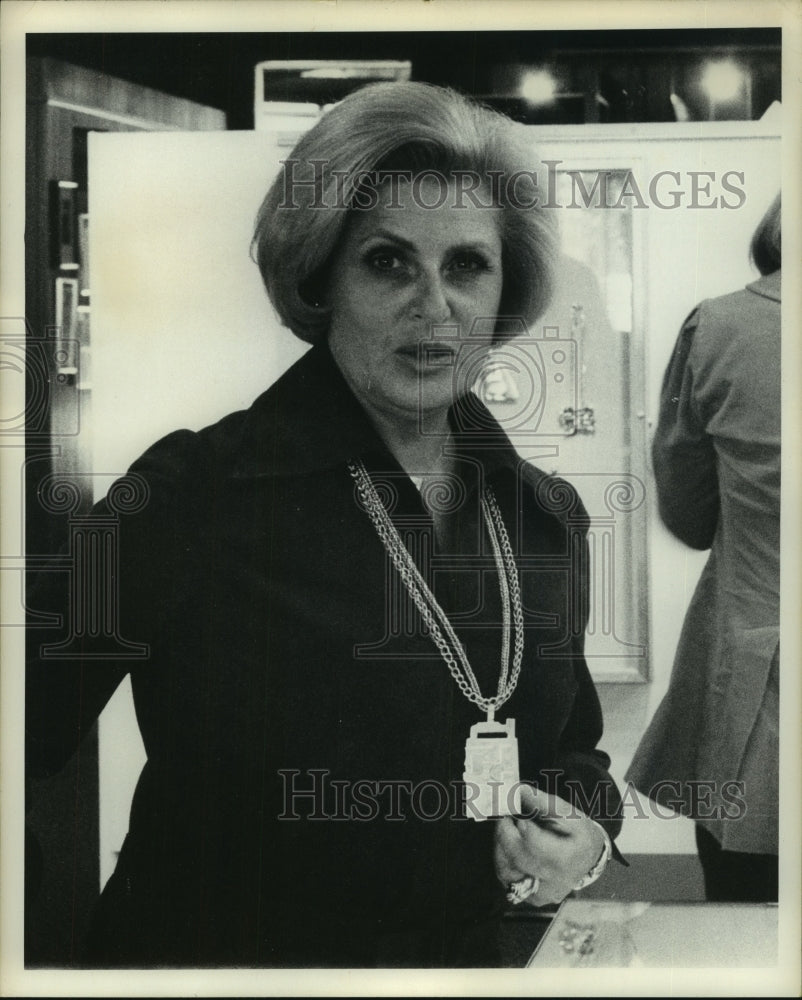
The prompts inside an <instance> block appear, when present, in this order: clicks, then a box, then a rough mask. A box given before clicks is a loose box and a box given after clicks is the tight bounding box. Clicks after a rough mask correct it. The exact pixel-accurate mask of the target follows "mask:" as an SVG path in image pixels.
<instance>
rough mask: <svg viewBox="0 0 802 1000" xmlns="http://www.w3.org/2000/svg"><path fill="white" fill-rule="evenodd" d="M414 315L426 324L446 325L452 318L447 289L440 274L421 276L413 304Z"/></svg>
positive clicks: (424, 274)
mask: <svg viewBox="0 0 802 1000" xmlns="http://www.w3.org/2000/svg"><path fill="white" fill-rule="evenodd" d="M412 311H413V315H414V316H415V318H416V319H421V320H424V321H425V322H426V323H444V322H445V321H446V320H447V319H450V317H451V305H450V303H449V300H448V294H447V289H446V287H445V284H444V281H443V278H442V276H441V275H440V274H426V273H423V274H421V275H420V278H419V280H418V282H417V285H416V288H415V299H414V301H413V304H412Z"/></svg>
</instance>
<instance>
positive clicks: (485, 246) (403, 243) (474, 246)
mask: <svg viewBox="0 0 802 1000" xmlns="http://www.w3.org/2000/svg"><path fill="white" fill-rule="evenodd" d="M372 240H385V241H387V242H389V243H395V244H396V245H397V246H400V247H403V248H404V249H406V250H411V251H412V252H413V253H417V252H418V251H419V248H418V247H417V246H416V245H415V244H414V243H412V242H411V241H410V240H407V239H405V238H404V237H403V236H399V235H397V234H396V233H393V232H391V231H390V230H389V229H377V230H376V231H375V232H372V233H370V234H369V235H367V236H365V238H364V239H363V240H362V241H361V245H362V246H366V245H367V244H368V243H370V242H371V241H372ZM447 249H448V252H449V253H451V252H453V251H455V250H483V251H485V252H486V253H490V252H491V251H492V249H493V248H492V246H491V245H490V244H489V243H488V242H487V241H486V240H483V239H475V240H472V239H470V238H469V239H465V240H460V242H459V243H454V244H452V245H450V246H449V247H448V248H447Z"/></svg>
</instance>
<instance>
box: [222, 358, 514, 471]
mask: <svg viewBox="0 0 802 1000" xmlns="http://www.w3.org/2000/svg"><path fill="white" fill-rule="evenodd" d="M449 421H450V423H451V429H452V434H453V439H454V443H455V447H456V450H457V453H458V454H459V455H462V456H465V457H469V458H470V459H472V460H474V461H476V462H478V463H480V464H481V465H482V467H483V468H484V471H485V474H486V475H487V474H489V473H491V472H493V471H495V470H496V469H497V468H499V467H502V466H503V467H507V468H512V469H516V468H517V467H518V466H519V465H520V458H519V457H518V454H517V452H516V451H515V449H514V448H513V446H512V444H511V442H510V440H509V438H508V437H507V435H506V434H505V433H504V431H503V430H502V429H501V427H500V426H499V424H498V422H497V421H496V420H495V418H494V417H493V415H492V414H491V413H490V411H489V410H488V409H487V407H486V406H484V404H483V403H481V402H480V400H479V399H478V397H477V396H475V395H474V394H473V393H470V394H469V395H468V396H467V397H465V398H463V399H461V400H459V401H458V402H457V403H456V404H455V405H454V406H452V407H451V410H450V411H449ZM224 446H225V447H226V448H227V449H228V448H231V453H230V455H229V459H230V464H229V463H227V464H229V468H230V470H231V475H232V476H233V477H234V478H236V479H247V478H252V477H254V476H271V475H272V476H282V475H304V474H313V473H315V472H320V471H323V470H324V469H330V468H333V467H335V466H337V465H342V464H344V463H345V462H347V461H348V459H351V458H356V457H360V458H362V459H364V460H366V461H367V462H368V463H369V464H373V463H374V462H376V463H378V464H379V465H381V464H382V463H391V464H390V467H394V466H395V465H397V463H396V461H395V459H394V458H393V457H392V456H391V454H390V452H389V451H388V449H387V446H386V445H385V444H384V442H383V441H382V439H381V438H380V436H379V434H378V433H377V431H376V430H375V428H374V427H373V424H372V423H371V421H370V419H369V417H368V416H367V413H366V412H365V410H364V409H363V408H362V406H361V405H360V403H359V401H358V400H357V398H356V397H355V396H354V394H353V392H352V391H351V389H350V387H349V386H348V384H347V382H346V381H345V379H344V378H343V376H342V374H341V372H340V370H339V368H338V367H337V365H336V363H335V361H334V359H333V358H332V356H331V353H330V352H329V350H328V347H327V346H326V345H325V344H322V345H318V346H316V347H313V348H312V349H311V350H310V351H308V352H307V353H306V354H305V355H304V356H303V357H302V358H301V359H300V360H299V361H297V362H296V363H295V364H294V365H293V366H292V367H291V368H290V369H289V370H288V371H287V372H285V374H284V375H282V376H281V378H280V379H279V380H278V381H277V382H276V383H275V384H274V385H272V386H271V387H270V388H269V389H268V390H267V391H266V392H264V393H263V394H262V395H261V396H259V397H258V398H257V399H256V401H255V402H254V403H253V405H252V406H251V408H250V409H249V410H247V411H246V412H245V415H244V420H243V421H242V423H241V425H240V431H239V433H238V435H237V439H236V440H234V441H232V440H231V439H230V438H226V440H225V442H224ZM385 467H387V465H386V464H385Z"/></svg>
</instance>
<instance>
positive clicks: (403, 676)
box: [28, 84, 619, 966]
mask: <svg viewBox="0 0 802 1000" xmlns="http://www.w3.org/2000/svg"><path fill="white" fill-rule="evenodd" d="M530 156H531V154H529V153H527V152H526V151H525V150H524V149H522V148H519V147H518V146H517V145H516V143H515V141H514V134H513V129H512V127H511V125H510V123H509V122H508V121H507V120H506V119H504V118H502V117H500V116H498V115H496V114H494V113H492V112H489V111H486V110H483V109H480V108H478V107H477V106H475V105H473V104H471V103H470V102H469V101H467V100H465V99H463V98H460V97H458V96H457V95H455V94H452V93H450V92H448V91H445V90H441V89H439V88H435V87H429V86H426V85H422V84H405V85H401V84H396V85H379V86H376V87H370V88H365V89H364V90H361V91H359V92H358V93H356V94H354V95H352V96H350V97H349V98H347V99H346V100H344V101H343V102H342V103H341V104H339V105H337V106H336V107H335V108H334V109H332V110H331V111H330V112H329V113H328V114H327V115H326V116H325V117H324V118H323V119H322V120H321V121H320V122H319V124H318V125H316V126H315V128H314V129H312V130H311V132H309V133H308V134H307V135H306V136H305V137H304V138H302V139H301V141H300V142H299V143H298V145H297V147H296V149H295V150H294V151H293V154H292V155H291V157H290V158H289V159H288V160H287V161H286V162H285V163H284V166H283V170H282V173H281V175H280V176H279V177H278V178H277V180H276V182H275V183H274V185H273V187H272V188H271V190H270V191H269V192H268V194H267V196H266V198H265V201H264V204H263V206H262V208H261V210H260V213H259V217H258V221H257V228H256V235H255V239H254V249H255V256H256V259H257V261H258V263H259V266H260V269H261V272H262V275H263V278H264V282H265V285H266V287H267V290H268V293H269V295H270V297H271V299H272V301H273V303H274V305H275V307H276V309H277V311H278V314H279V316H280V317H281V319H282V321H283V322H284V323H285V324H286V325H288V326H289V327H290V329H292V330H293V331H294V332H295V333H296V334H297V335H298V336H300V337H301V338H303V339H304V340H306V341H309V342H310V343H312V344H313V345H314V346H313V347H312V349H311V350H310V351H309V352H308V353H307V354H306V355H305V356H304V357H303V358H302V359H301V360H300V361H299V362H298V363H297V364H296V365H295V366H293V368H291V369H290V371H288V372H287V373H286V374H285V375H284V376H283V377H282V378H281V379H279V381H278V382H277V383H276V384H275V385H273V386H272V387H271V388H270V389H269V390H268V391H267V392H266V393H265V394H264V395H263V396H261V397H260V398H259V399H257V401H256V402H255V403H254V405H253V406H252V407H251V409H250V410H247V411H245V412H243V413H235V414H232V415H230V416H229V417H227V418H225V419H224V420H222V421H220V422H219V423H218V424H216V425H214V426H213V427H210V428H207V429H205V430H203V431H201V432H199V433H191V432H189V431H179V432H177V433H175V434H172V435H169V436H168V437H167V438H165V439H164V440H162V441H161V442H159V443H158V444H156V445H155V446H154V447H153V448H151V449H150V450H149V451H148V452H147V453H146V454H145V455H144V456H143V457H142V458H141V459H140V460H139V461H138V462H137V463H135V465H134V466H133V468H132V470H131V477H132V478H131V481H132V482H134V483H139V484H143V483H144V484H145V487H144V488H145V490H146V492H147V497H148V500H147V503H146V504H145V505H144V506H143V507H142V509H141V510H140V511H138V512H137V513H135V514H132V515H131V516H129V517H126V518H122V519H121V521H122V523H121V528H120V531H121V538H120V564H121V566H122V571H121V577H120V588H119V623H120V634H121V635H122V636H124V637H125V638H126V639H127V640H129V641H132V642H145V643H147V644H148V647H149V650H150V658H149V661H148V663H147V664H146V665H144V666H137V667H134V668H132V669H131V671H130V672H131V676H132V684H133V690H134V700H135V704H136V709H137V715H138V720H139V725H140V728H141V731H142V736H143V740H144V743H145V748H146V751H147V756H148V760H147V764H146V766H145V768H144V771H143V774H142V777H141V779H140V781H139V785H138V787H137V791H136V794H135V797H134V802H133V805H132V811H131V821H130V829H129V834H128V837H127V839H126V842H125V844H124V847H123V850H122V852H121V857H120V860H119V863H118V865H117V869H116V871H115V873H114V875H113V876H112V878H111V880H110V882H109V884H108V886H107V887H106V889H105V890H104V892H103V895H102V898H101V900H100V905H99V908H98V912H97V915H96V919H95V920H94V923H93V928H92V932H91V935H90V942H89V946H88V950H87V961H88V962H91V963H103V964H112V965H119V964H129V965H152V964H181V965H203V964H210V963H211V964H230V965H287V966H294V965H314V966H335V965H339V966H360V965H404V964H408V965H445V966H449V965H487V964H493V963H494V962H495V961H497V954H496V951H495V944H494V940H495V929H496V925H497V923H498V918H499V914H500V911H501V909H502V907H503V905H504V901H505V894H508V895H509V897H510V898H511V899H513V900H520V899H523V898H524V897H528V899H529V902H531V903H533V904H534V905H543V904H545V903H549V902H553V901H556V900H559V899H562V898H563V897H564V896H565V895H566V894H567V893H568V892H570V891H571V890H572V889H574V888H576V887H579V886H581V885H583V884H586V883H587V882H589V881H591V880H592V879H594V878H595V877H597V876H598V874H600V872H601V870H602V869H603V867H604V864H605V863H606V860H607V858H608V857H609V854H610V842H609V837H610V836H614V835H615V833H616V832H617V830H618V825H619V821H618V819H617V811H618V804H619V799H618V795H617V792H616V790H615V788H614V786H613V785H612V782H611V781H610V778H609V775H608V774H607V770H606V768H607V765H608V758H607V757H606V756H605V755H604V754H603V753H601V752H600V751H599V750H597V749H596V744H597V742H598V739H599V737H600V735H601V715H600V709H599V703H598V699H597V696H596V693H595V691H594V688H593V685H592V683H591V680H590V677H589V674H588V671H587V667H586V665H585V662H584V658H583V653H582V633H583V630H584V624H585V620H586V617H587V572H586V560H585V559H584V558H583V553H584V533H585V531H586V527H587V518H586V515H585V513H584V511H583V508H582V506H581V503H580V501H579V499H578V498H577V497H576V495H575V494H574V492H573V491H572V490H571V489H570V488H569V487H568V486H567V484H565V483H561V482H555V481H553V480H550V479H549V478H548V477H546V476H545V475H544V474H543V473H541V472H539V471H537V470H536V469H534V468H532V467H530V466H527V465H523V464H522V463H521V462H520V461H519V459H518V458H517V455H516V453H515V452H514V450H513V448H512V447H511V445H510V443H509V440H508V439H507V438H506V436H505V435H504V433H503V431H502V430H501V428H500V427H499V426H498V424H497V423H496V422H495V421H494V420H493V418H492V417H491V416H490V414H489V413H488V411H487V410H486V409H485V408H484V407H483V406H481V405H480V404H479V403H478V400H477V398H476V397H475V396H473V395H472V394H471V393H470V392H469V390H470V387H471V385H472V384H473V382H474V381H475V379H476V375H477V373H478V371H479V368H480V364H481V361H482V359H484V358H485V357H486V355H487V351H488V349H489V348H490V347H491V345H492V344H493V343H494V342H495V341H497V340H499V339H501V338H503V337H505V336H510V335H511V334H512V333H513V332H515V331H516V330H518V329H521V328H522V325H523V323H524V322H525V321H528V320H531V319H533V318H534V317H535V316H536V315H537V314H538V313H539V311H541V310H542V309H543V308H544V306H545V304H546V302H547V298H548V289H549V264H550V260H551V258H552V255H553V253H554V242H553V238H552V231H551V227H550V225H549V224H548V220H547V219H546V217H545V215H544V214H543V212H542V211H540V210H539V209H534V208H530V209H529V210H528V211H523V210H520V209H518V208H516V207H515V206H516V204H520V202H521V201H523V199H524V197H525V196H526V195H527V187H528V193H529V194H530V195H531V194H532V193H533V191H534V190H535V187H534V185H535V182H536V175H535V174H534V173H532V171H531V170H530ZM510 178H512V182H510V183H506V182H507V181H509V179H510ZM528 202H529V203H530V204H531V202H532V198H531V197H530V198H528ZM499 317H506V318H499ZM105 512H106V511H105V508H104V505H103V504H101V505H100V506H99V508H98V514H99V516H102V515H103V513H105ZM63 599H65V598H62V600H63ZM126 668H127V665H126V664H123V665H122V666H119V665H114V664H108V663H104V664H102V665H100V664H96V663H94V662H91V661H90V662H84V663H82V664H81V665H80V670H81V673H80V679H81V687H80V689H79V690H76V687H75V679H74V676H72V675H70V672H69V671H64V672H60V673H59V674H58V675H57V677H56V679H55V680H54V678H53V670H52V668H51V669H50V670H47V668H46V667H45V666H43V665H42V664H40V665H36V664H35V665H33V666H32V667H31V669H30V673H29V680H30V692H29V704H28V723H29V732H30V735H31V753H32V759H34V760H37V759H38V760H40V761H43V762H44V763H45V764H46V765H48V766H53V764H54V763H57V762H58V761H59V760H61V759H63V758H64V757H65V756H66V755H67V754H68V753H69V752H70V750H71V748H72V747H73V746H74V743H75V738H76V734H77V733H78V732H80V731H81V729H83V728H84V727H85V726H86V725H87V724H88V723H89V722H90V721H91V719H92V718H93V717H94V716H95V715H96V714H97V712H98V711H99V710H100V709H101V708H102V706H103V704H104V703H105V701H106V700H107V698H108V697H109V695H110V694H111V692H112V691H113V689H114V687H115V686H116V684H117V683H118V682H119V679H120V677H121V676H122V675H123V673H124V671H125V669H126ZM71 685H72V686H71ZM54 705H58V712H57V713H56V715H57V718H56V719H55V720H53V718H52V716H53V714H54V712H53V708H54ZM502 706H503V709H502ZM496 712H501V715H500V716H499V718H498V720H494V715H495V713H496ZM512 719H514V720H515V723H512V722H510V720H512ZM480 723H481V724H483V725H482V726H479V728H478V729H477V728H476V727H477V725H478V724H480ZM515 726H517V744H518V745H517V748H516V741H515V739H514V738H513V729H514V727H515ZM480 730H481V731H480ZM488 733H489V734H490V736H492V737H493V738H489V737H488V738H484V736H485V735H486V734H488ZM469 737H470V739H469ZM496 758H497V759H496ZM463 775H465V778H466V781H465V782H464V784H463V782H462V779H463ZM518 777H520V778H521V779H522V780H527V781H529V782H537V783H538V785H539V787H538V788H537V789H535V788H533V787H530V786H524V787H523V788H520V787H519V786H518V783H517V781H516V779H517V778H518ZM583 807H584V809H583ZM588 810H592V811H593V813H594V815H595V816H597V818H598V819H599V820H600V822H599V823H597V822H595V821H593V820H591V819H590V818H589V817H588V816H587V815H586V811H588ZM511 813H515V814H516V815H515V817H513V816H512V815H511ZM524 816H526V817H528V818H524ZM491 817H499V818H494V819H492V820H491V821H484V822H483V820H485V819H488V818H491Z"/></svg>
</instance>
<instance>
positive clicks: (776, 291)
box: [746, 271, 782, 302]
mask: <svg viewBox="0 0 802 1000" xmlns="http://www.w3.org/2000/svg"><path fill="white" fill-rule="evenodd" d="M781 286H782V280H781V271H773V272H772V273H771V274H765V275H764V276H763V277H762V278H758V280H757V281H753V282H752V284H751V285H747V286H746V287H747V288H748V289H749V291H750V292H754V293H755V295H762V296H763V297H764V298H766V299H774V301H775V302H779V301H780V290H781Z"/></svg>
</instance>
